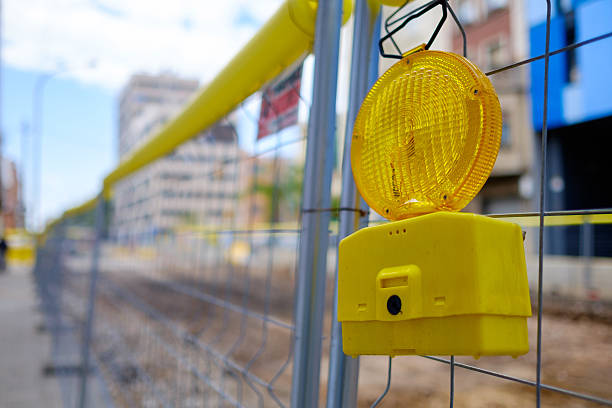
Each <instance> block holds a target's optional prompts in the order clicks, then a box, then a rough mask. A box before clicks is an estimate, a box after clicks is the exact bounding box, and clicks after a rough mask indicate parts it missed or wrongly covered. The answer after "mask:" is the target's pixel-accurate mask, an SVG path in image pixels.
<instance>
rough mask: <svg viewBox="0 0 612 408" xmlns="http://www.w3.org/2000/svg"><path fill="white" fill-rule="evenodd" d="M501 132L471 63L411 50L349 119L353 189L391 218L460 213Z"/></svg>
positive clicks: (489, 95)
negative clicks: (446, 212) (351, 136)
mask: <svg viewBox="0 0 612 408" xmlns="http://www.w3.org/2000/svg"><path fill="white" fill-rule="evenodd" d="M421 49H422V48H421ZM501 131H502V115H501V108H500V105H499V100H498V99H497V94H496V93H495V89H494V88H493V85H491V82H490V81H489V79H488V78H487V77H486V76H485V75H484V73H482V71H480V70H479V69H478V68H477V67H476V66H475V65H474V64H472V63H471V62H470V61H468V60H467V59H465V58H463V57H462V56H459V55H456V54H452V53H448V52H441V51H425V50H421V51H417V52H414V53H411V54H409V55H407V56H405V57H404V58H403V59H402V60H400V61H399V62H397V63H396V64H395V65H393V66H392V67H391V68H389V70H388V71H387V72H385V73H384V74H383V76H381V77H380V78H379V80H378V81H377V82H376V84H374V86H373V87H372V89H371V90H370V92H369V93H368V95H367V96H366V98H365V100H364V101H363V104H362V105H361V108H360V110H359V114H358V115H357V119H356V120H355V126H354V128H353V144H352V150H351V165H352V168H353V175H354V177H355V182H356V184H357V188H358V189H359V192H360V193H361V195H362V196H363V198H364V200H365V201H366V202H367V203H368V205H369V206H370V207H371V208H372V209H374V210H375V211H376V212H378V213H379V214H380V215H382V216H384V217H386V218H388V219H391V220H398V219H404V218H408V217H410V216H414V215H419V214H425V213H430V212H433V211H440V210H446V211H459V210H461V209H462V208H463V207H465V206H466V205H467V204H468V203H469V202H470V201H471V200H472V199H473V198H474V197H475V196H476V194H477V193H478V191H480V189H481V188H482V186H483V184H484V183H485V181H486V180H487V178H488V177H489V174H490V173H491V170H492V169H493V165H494V164H495V159H496V158H497V153H498V150H499V144H500V140H501Z"/></svg>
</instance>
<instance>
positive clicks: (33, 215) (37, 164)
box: [30, 59, 98, 229]
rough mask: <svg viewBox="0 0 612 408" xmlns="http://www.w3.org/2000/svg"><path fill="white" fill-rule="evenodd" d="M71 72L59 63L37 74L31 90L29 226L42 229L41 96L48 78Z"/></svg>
mask: <svg viewBox="0 0 612 408" xmlns="http://www.w3.org/2000/svg"><path fill="white" fill-rule="evenodd" d="M97 64H98V62H97V60H96V59H92V60H90V61H89V62H88V63H87V65H86V68H89V69H93V68H95V67H96V66H97ZM69 71H70V72H72V70H71V69H68V68H66V67H64V66H63V64H59V68H58V69H56V70H55V71H52V72H45V73H43V74H41V75H39V76H38V78H37V79H36V83H35V84H34V89H33V91H32V172H33V175H32V187H33V192H34V197H33V200H32V203H31V205H32V207H34V208H33V209H32V210H31V211H30V228H32V229H42V222H43V220H42V203H41V181H42V129H43V127H42V124H43V97H44V91H45V89H46V87H45V86H46V85H47V84H48V83H49V80H51V79H53V78H55V77H57V76H58V75H61V74H65V73H67V72H69Z"/></svg>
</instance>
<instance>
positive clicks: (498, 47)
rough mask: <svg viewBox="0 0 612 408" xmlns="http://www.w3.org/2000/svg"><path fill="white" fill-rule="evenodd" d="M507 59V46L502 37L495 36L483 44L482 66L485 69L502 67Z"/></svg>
mask: <svg viewBox="0 0 612 408" xmlns="http://www.w3.org/2000/svg"><path fill="white" fill-rule="evenodd" d="M508 60H509V55H508V48H507V47H506V42H505V41H503V40H502V38H496V39H494V40H493V41H490V42H488V43H486V44H485V46H484V66H485V69H486V70H487V71H488V70H492V69H497V68H501V67H503V66H504V65H506V63H507V62H508Z"/></svg>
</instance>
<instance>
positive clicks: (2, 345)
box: [0, 269, 62, 408]
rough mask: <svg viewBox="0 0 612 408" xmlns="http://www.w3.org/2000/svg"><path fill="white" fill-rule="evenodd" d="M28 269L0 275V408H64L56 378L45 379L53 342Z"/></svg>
mask: <svg viewBox="0 0 612 408" xmlns="http://www.w3.org/2000/svg"><path fill="white" fill-rule="evenodd" d="M41 323H42V316H41V315H40V312H39V311H38V310H37V299H36V293H35V290H34V284H33V280H32V276H31V274H30V272H29V270H24V269H21V270H15V269H13V270H10V271H9V272H4V273H0V408H22V407H23V408H29V407H36V408H40V407H46V408H47V407H48V408H55V407H61V406H62V401H61V394H60V387H59V382H58V380H57V377H52V376H51V377H45V376H43V373H42V369H43V366H44V365H45V364H46V363H48V362H49V358H50V353H49V351H50V347H51V339H50V336H49V334H48V333H47V332H39V331H37V330H36V328H37V326H39V325H40V324H41Z"/></svg>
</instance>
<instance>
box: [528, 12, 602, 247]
mask: <svg viewBox="0 0 612 408" xmlns="http://www.w3.org/2000/svg"><path fill="white" fill-rule="evenodd" d="M552 3H553V11H552V20H551V27H550V28H551V36H550V50H551V51H554V50H558V49H561V48H563V47H566V46H567V45H570V44H573V43H577V42H582V41H586V40H589V39H592V38H595V37H598V36H601V35H604V34H607V33H609V32H611V31H612V0H552ZM527 13H528V21H529V37H530V54H531V56H538V55H541V54H543V53H544V50H545V36H546V2H545V1H544V0H542V1H533V0H530V1H528V2H527ZM530 77H531V78H530V79H531V108H532V109H531V110H532V122H533V128H534V130H535V131H536V134H537V135H538V136H537V140H536V143H535V145H536V146H537V148H538V149H539V146H540V144H541V143H540V142H541V139H539V137H541V131H542V118H543V95H544V60H539V61H537V62H534V63H533V64H531V67H530ZM548 128H549V133H548V135H549V144H548V158H549V166H548V174H547V189H548V197H549V200H548V205H547V210H574V209H592V208H610V207H612V188H610V187H612V182H611V181H610V174H611V173H612V172H611V171H610V167H611V164H612V160H611V157H610V151H611V148H612V38H606V39H604V40H601V41H597V42H593V43H591V44H588V45H585V46H582V47H579V48H576V49H572V50H568V51H565V52H562V53H559V54H557V55H554V56H552V57H550V70H549V100H548ZM537 153H539V152H537ZM535 157H536V161H537V163H535V164H536V165H535V168H539V154H536V155H535ZM594 234H595V236H594V238H595V239H594V243H595V246H594V248H593V251H594V254H595V255H599V256H612V228H610V227H609V226H596V227H595V230H594ZM548 235H549V239H548V242H549V246H548V247H547V248H546V250H547V252H549V253H558V254H572V255H575V254H578V253H580V248H581V247H580V241H581V239H580V231H579V228H578V227H567V228H565V229H560V230H555V231H554V233H550V234H548Z"/></svg>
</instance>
